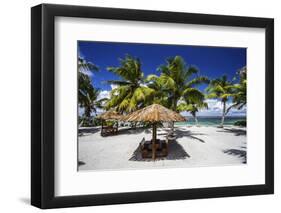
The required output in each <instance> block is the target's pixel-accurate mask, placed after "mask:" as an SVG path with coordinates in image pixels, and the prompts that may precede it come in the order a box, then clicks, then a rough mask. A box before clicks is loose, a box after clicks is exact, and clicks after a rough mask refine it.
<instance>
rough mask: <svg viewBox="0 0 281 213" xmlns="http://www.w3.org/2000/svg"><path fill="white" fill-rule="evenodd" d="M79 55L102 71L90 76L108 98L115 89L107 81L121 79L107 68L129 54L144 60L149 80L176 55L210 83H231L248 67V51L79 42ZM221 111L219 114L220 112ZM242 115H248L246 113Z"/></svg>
mask: <svg viewBox="0 0 281 213" xmlns="http://www.w3.org/2000/svg"><path fill="white" fill-rule="evenodd" d="M78 54H79V55H80V56H81V57H83V58H84V59H85V60H87V61H90V62H92V63H94V64H95V65H97V66H98V67H99V72H96V73H94V74H90V76H91V79H92V83H93V85H94V86H95V87H96V88H100V89H101V90H102V94H101V95H104V96H107V95H108V94H107V93H108V91H110V90H111V85H109V84H106V83H105V81H106V80H116V79H119V77H118V76H116V75H115V74H113V73H111V72H109V71H107V70H106V68H107V67H109V66H118V65H119V60H118V59H119V58H123V57H124V56H125V55H126V54H130V55H132V56H134V57H137V58H139V59H140V61H141V62H142V71H143V72H144V74H145V76H147V75H149V74H156V75H159V74H160V72H159V71H157V68H158V67H159V65H161V64H165V59H166V58H168V57H172V56H176V55H180V56H182V57H183V58H184V60H185V61H186V63H187V64H188V65H193V66H196V67H197V68H198V69H199V70H200V75H204V76H208V77H209V78H210V79H214V78H218V77H220V76H222V75H224V74H226V75H227V76H228V77H229V80H231V79H232V78H233V77H234V76H235V74H236V72H237V70H238V69H240V68H242V67H243V66H246V48H229V47H207V46H189V45H162V44H137V43H117V42H92V41H90V42H88V41H79V42H78ZM205 87H206V86H205V85H202V86H200V87H199V89H200V90H204V89H205ZM208 101H210V104H215V105H216V106H219V104H217V103H215V101H214V100H208ZM211 102H212V103H211ZM205 111H206V110H205ZM213 111H214V110H212V109H209V110H208V111H206V112H204V113H205V114H206V113H207V114H206V115H209V114H210V115H211V114H212V113H213V114H214V112H215V111H214V112H213ZM217 111H218V112H217V113H219V110H217ZM234 111H235V110H234ZM234 111H233V112H234ZM204 113H203V114H202V112H201V115H205V114H204ZM235 113H236V112H234V113H233V114H235ZM240 113H242V114H243V113H244V114H245V110H242V111H241V112H240ZM213 114H212V115H213ZM236 114H239V112H237V113H236ZM242 114H241V115H242ZM199 115H200V114H199ZM214 115H215V114H214Z"/></svg>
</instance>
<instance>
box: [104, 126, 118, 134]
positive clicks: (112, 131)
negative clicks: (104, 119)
mask: <svg viewBox="0 0 281 213" xmlns="http://www.w3.org/2000/svg"><path fill="white" fill-rule="evenodd" d="M117 133H118V128H117V127H113V126H103V127H102V128H101V136H108V135H116V134H117Z"/></svg>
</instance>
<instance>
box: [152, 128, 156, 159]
mask: <svg viewBox="0 0 281 213" xmlns="http://www.w3.org/2000/svg"><path fill="white" fill-rule="evenodd" d="M152 127H153V129H152V159H153V160H155V158H156V153H155V143H156V123H153V125H152Z"/></svg>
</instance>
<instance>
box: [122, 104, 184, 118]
mask: <svg viewBox="0 0 281 213" xmlns="http://www.w3.org/2000/svg"><path fill="white" fill-rule="evenodd" d="M122 120H124V121H146V122H159V121H162V122H171V121H186V119H185V118H184V117H183V116H181V115H180V114H179V113H176V112H174V111H172V110H170V109H167V108H166V107H163V106H161V105H159V104H152V105H150V106H147V107H145V108H143V109H140V110H137V111H135V112H133V113H131V114H129V115H127V116H124V117H123V118H122Z"/></svg>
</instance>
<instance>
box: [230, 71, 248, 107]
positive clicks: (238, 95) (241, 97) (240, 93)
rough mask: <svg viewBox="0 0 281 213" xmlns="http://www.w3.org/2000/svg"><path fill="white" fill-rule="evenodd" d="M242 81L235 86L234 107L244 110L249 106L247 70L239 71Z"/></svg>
mask: <svg viewBox="0 0 281 213" xmlns="http://www.w3.org/2000/svg"><path fill="white" fill-rule="evenodd" d="M238 75H239V77H240V81H239V83H238V84H235V85H234V89H235V94H234V95H233V103H234V105H233V107H236V108H238V109H242V107H243V106H245V105H246V104H247V68H246V67H243V68H241V69H240V70H238Z"/></svg>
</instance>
